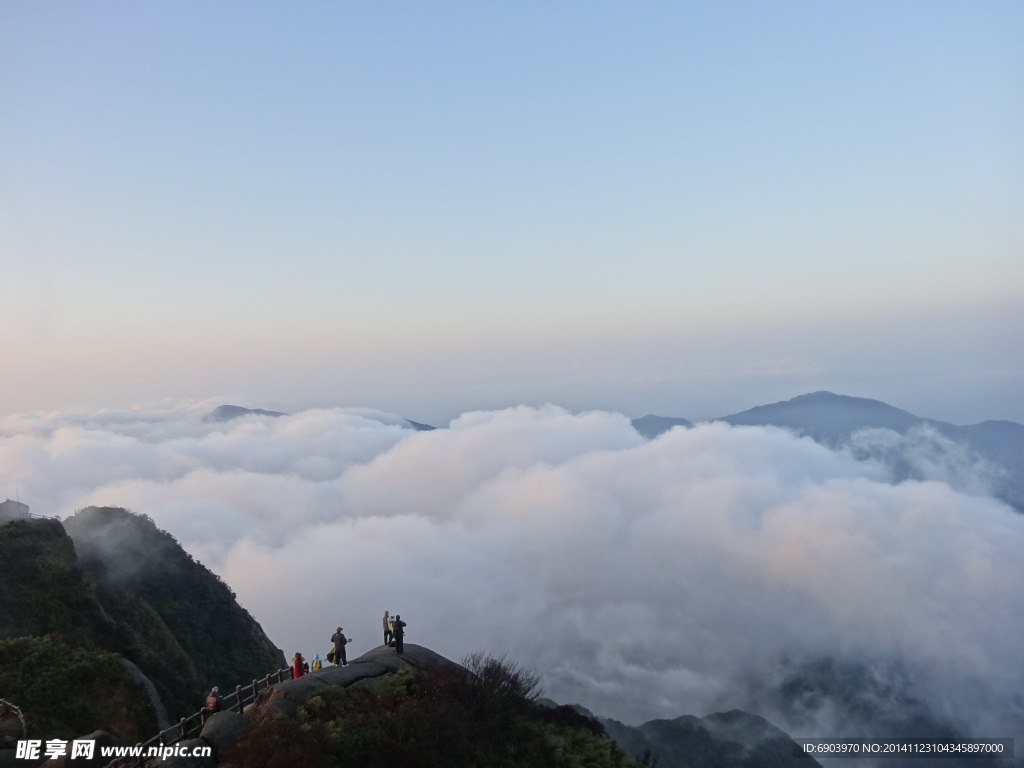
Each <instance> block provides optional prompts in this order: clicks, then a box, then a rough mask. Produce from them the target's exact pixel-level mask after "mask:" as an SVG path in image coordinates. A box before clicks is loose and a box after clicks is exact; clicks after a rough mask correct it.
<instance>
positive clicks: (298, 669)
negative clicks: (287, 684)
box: [292, 653, 306, 677]
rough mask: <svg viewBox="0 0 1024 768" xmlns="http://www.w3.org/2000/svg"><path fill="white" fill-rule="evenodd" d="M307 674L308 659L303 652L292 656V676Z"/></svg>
mask: <svg viewBox="0 0 1024 768" xmlns="http://www.w3.org/2000/svg"><path fill="white" fill-rule="evenodd" d="M304 674H306V660H305V659H304V658H302V654H301V653H296V654H295V655H294V656H292V677H302V676H303V675H304Z"/></svg>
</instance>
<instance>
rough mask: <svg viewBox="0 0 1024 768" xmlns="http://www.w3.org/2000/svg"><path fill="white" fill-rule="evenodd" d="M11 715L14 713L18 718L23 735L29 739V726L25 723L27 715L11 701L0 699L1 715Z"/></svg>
mask: <svg viewBox="0 0 1024 768" xmlns="http://www.w3.org/2000/svg"><path fill="white" fill-rule="evenodd" d="M9 715H14V716H15V717H16V718H18V722H19V723H21V737H22V738H23V739H27V738H28V727H27V726H26V725H25V716H24V715H22V714H21V710H20V709H18V708H17V707H16V706H14V705H13V704H11V702H9V701H6V700H5V699H0V717H8V716H9Z"/></svg>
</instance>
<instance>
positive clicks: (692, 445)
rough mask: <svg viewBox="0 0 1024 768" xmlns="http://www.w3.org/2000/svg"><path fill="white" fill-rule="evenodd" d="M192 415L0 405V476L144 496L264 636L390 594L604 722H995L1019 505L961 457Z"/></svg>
mask: <svg viewBox="0 0 1024 768" xmlns="http://www.w3.org/2000/svg"><path fill="white" fill-rule="evenodd" d="M209 410H210V406H209V404H208V403H203V404H189V405H183V406H176V407H174V408H169V409H165V410H162V411H128V412H102V413H95V414H50V415H45V416H17V417H10V418H8V419H7V420H5V421H4V422H2V423H0V467H2V470H3V475H2V476H3V477H6V478H16V481H17V483H18V486H19V488H20V493H21V497H22V499H31V500H32V504H33V509H34V511H39V512H51V513H60V514H66V513H68V512H70V511H71V510H73V509H75V508H77V507H80V506H85V505H87V504H97V505H102V504H117V505H120V506H127V507H130V508H132V509H135V510H136V511H138V512H144V513H145V514H147V515H149V516H151V517H152V518H153V519H154V520H155V521H156V522H157V524H158V525H159V526H160V527H161V528H164V529H166V530H168V531H170V532H171V533H173V534H174V535H175V536H176V537H177V538H178V540H179V541H180V542H181V543H182V544H183V546H185V548H186V549H188V550H189V551H190V552H191V553H192V554H193V555H195V556H196V557H197V558H199V559H201V560H202V561H203V562H204V563H206V564H207V565H208V566H209V567H210V568H211V569H213V570H214V571H215V572H217V573H219V574H220V575H221V576H222V577H223V578H224V579H225V580H226V581H227V582H228V583H229V584H230V585H231V587H232V588H233V589H234V590H236V592H237V593H238V595H239V599H240V601H241V602H242V604H243V605H244V606H245V607H246V608H247V609H248V610H249V611H250V612H251V613H253V615H254V616H255V617H256V618H257V619H258V620H259V621H260V622H261V623H262V625H263V626H264V628H265V629H266V630H267V632H268V634H269V635H270V637H271V638H272V639H273V640H274V642H275V643H277V644H278V645H281V646H283V648H284V650H285V653H286V655H290V654H292V653H294V651H296V650H302V651H303V653H305V654H306V655H307V656H309V655H311V654H312V653H313V652H315V651H320V652H321V653H323V652H324V651H326V649H327V647H328V645H329V642H328V639H329V637H330V634H331V632H332V631H333V629H334V627H336V626H338V625H339V624H340V625H342V626H344V627H345V628H346V632H347V634H349V636H350V637H352V638H353V639H354V643H355V644H354V647H353V649H352V650H353V653H358V652H361V651H362V650H365V649H367V648H369V647H371V646H372V645H373V644H375V643H378V642H380V638H379V637H378V635H379V630H378V627H379V623H380V616H381V614H382V613H383V611H384V609H389V610H391V612H392V613H395V612H398V613H401V614H402V615H403V618H405V619H406V620H407V621H408V622H409V628H408V635H407V639H408V640H409V641H410V642H417V643H424V644H427V645H429V646H430V647H431V648H434V649H436V650H437V651H438V652H440V653H442V654H444V655H446V656H448V657H451V658H459V657H461V656H462V655H463V654H464V653H465V652H467V651H471V650H476V649H481V648H484V649H487V650H488V651H489V652H492V653H501V652H503V651H508V652H509V654H510V656H511V657H512V658H514V659H516V660H517V661H520V662H522V663H525V664H528V665H529V666H531V667H532V668H534V669H535V670H536V671H537V672H538V673H540V674H541V675H542V677H543V684H544V687H545V689H546V692H547V695H548V696H550V697H551V698H553V699H556V700H558V701H564V702H579V703H582V704H584V705H585V706H587V707H588V708H590V709H591V710H593V711H595V712H598V713H601V714H602V715H606V716H609V717H614V718H616V719H619V720H622V721H625V722H633V723H637V722H641V721H643V720H649V719H652V718H656V717H669V718H674V717H678V716H679V715H680V714H694V715H698V716H700V715H704V714H707V713H710V712H714V711H725V710H729V709H733V708H740V709H746V710H748V711H751V712H754V713H756V714H758V715H762V716H764V717H766V718H768V719H769V720H771V721H772V722H773V723H776V724H777V725H779V726H780V727H782V728H783V729H784V730H787V731H788V732H790V733H793V734H796V735H801V734H802V735H814V734H815V733H816V734H818V735H831V734H833V733H836V730H835V729H836V728H837V727H838V726H839V725H840V724H842V725H843V726H844V732H846V733H850V732H851V731H855V732H859V733H866V732H867V733H868V735H870V733H869V732H870V731H871V729H873V728H874V727H876V726H877V722H876V721H877V718H878V717H880V716H886V715H888V714H892V713H894V712H895V713H900V712H908V711H912V714H913V715H914V716H915V717H917V718H918V720H919V721H920V722H923V723H926V724H936V725H939V724H941V725H943V726H944V727H949V728H954V729H956V730H959V731H961V732H964V733H975V734H981V735H985V734H987V735H993V734H995V735H1018V734H1014V733H1013V731H1012V730H1010V729H1011V727H1016V726H1017V724H1019V723H1020V722H1021V716H1022V715H1024V702H1022V700H1021V695H1020V691H1021V690H1022V688H1024V686H1022V683H1024V650H1022V648H1021V644H1020V643H1019V642H1018V638H1019V633H1020V629H1021V618H1020V617H1021V616H1024V594H1022V593H1021V590H1020V589H1019V585H1020V584H1021V583H1024V560H1022V558H1021V557H1020V553H1021V551H1024V550H1022V547H1024V516H1021V515H1018V514H1016V513H1015V512H1013V511H1012V510H1011V509H1010V508H1009V507H1008V506H1007V505H1006V504H1004V503H1002V502H1000V501H999V500H998V499H995V498H993V497H992V496H990V495H988V493H987V491H986V487H987V486H986V480H985V478H984V477H978V478H974V479H976V480H977V482H976V483H973V484H970V483H968V481H969V480H971V479H972V477H973V476H974V474H976V473H977V472H978V471H979V468H978V465H977V464H976V463H973V462H972V461H971V458H970V456H968V455H965V456H964V457H963V461H959V460H958V459H957V457H956V455H955V454H954V455H953V456H952V458H949V459H948V461H947V462H946V463H945V464H943V465H942V466H941V467H940V469H939V470H936V472H937V473H940V472H946V473H948V474H949V475H950V478H951V482H952V485H951V484H950V482H945V481H943V479H942V478H941V477H939V476H938V474H937V475H936V476H934V477H932V478H930V479H927V480H905V481H903V482H898V478H897V477H895V476H894V474H893V472H892V467H891V465H890V464H889V463H887V462H885V461H882V460H878V459H876V458H872V457H870V456H868V455H858V454H855V453H854V452H851V451H849V450H832V449H830V448H828V447H826V446H823V445H821V444H819V443H816V442H814V441H813V440H811V439H810V438H806V437H803V438H802V437H798V436H796V435H795V434H793V433H792V432H789V431H785V430H782V429H778V428H773V427H751V426H732V425H729V424H726V423H711V424H700V425H697V426H696V427H694V428H692V429H674V430H672V431H670V432H668V433H666V434H664V435H661V436H660V437H657V438H656V439H654V440H650V441H648V440H646V439H644V438H643V437H642V436H641V435H640V434H639V433H638V432H637V431H636V430H635V429H634V428H633V427H632V426H631V424H630V421H629V419H628V418H627V417H625V416H622V415H619V414H613V413H603V412H589V413H581V414H571V413H568V412H566V411H564V410H562V409H559V408H556V407H551V406H549V407H544V408H526V407H520V408H511V409H507V410H503V411H497V412H475V413H467V414H464V415H463V416H461V417H459V418H458V419H456V420H454V421H453V422H452V423H451V424H450V425H449V426H448V428H447V429H438V430H434V431H415V430H413V429H411V428H409V426H408V422H405V420H404V419H400V418H399V417H395V416H390V415H387V414H380V413H377V412H372V411H365V410H349V409H333V410H316V411H306V412H302V413H298V414H294V415H292V416H287V417H276V418H270V417H259V416H246V417H245V418H241V419H237V420H232V421H230V422H226V423H220V424H211V423H206V422H203V421H202V416H203V415H204V414H205V413H207V412H209ZM837 670H838V671H837ZM851 678H852V679H854V680H860V681H862V684H860V685H859V687H857V690H856V696H855V697H853V698H850V697H849V696H848V694H849V693H850V691H851V690H852V689H851V685H853V684H852V683H851V682H850V680H851ZM787 691H788V692H789V693H790V694H793V695H786V692H787ZM851 701H852V702H853V703H854V705H855V706H852V705H851V704H850V702H851ZM908 703H912V707H911V704H908ZM872 713H874V714H872ZM879 713H880V714H879Z"/></svg>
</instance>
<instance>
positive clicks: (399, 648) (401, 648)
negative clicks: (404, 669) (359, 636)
mask: <svg viewBox="0 0 1024 768" xmlns="http://www.w3.org/2000/svg"><path fill="white" fill-rule="evenodd" d="M392 641H394V642H393V643H392ZM384 645H394V646H395V652H396V653H405V622H404V621H402V617H401V616H399V615H398V614H397V613H396V614H395V618H393V619H392V618H391V614H390V613H388V612H387V611H384Z"/></svg>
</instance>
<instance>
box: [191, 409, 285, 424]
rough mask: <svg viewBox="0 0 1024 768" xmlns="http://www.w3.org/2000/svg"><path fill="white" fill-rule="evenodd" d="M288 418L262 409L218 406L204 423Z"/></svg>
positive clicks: (206, 417) (282, 414) (279, 413)
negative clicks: (250, 417) (249, 418)
mask: <svg viewBox="0 0 1024 768" xmlns="http://www.w3.org/2000/svg"><path fill="white" fill-rule="evenodd" d="M250 415H252V416H287V415H288V414H287V413H281V412H280V411H265V410H263V409H262V408H243V407H242V406H240V405H218V406H217V407H216V408H214V409H213V410H212V411H210V412H209V413H208V414H207V415H206V416H205V417H204V418H203V421H231V420H232V419H238V418H241V417H242V416H250Z"/></svg>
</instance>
